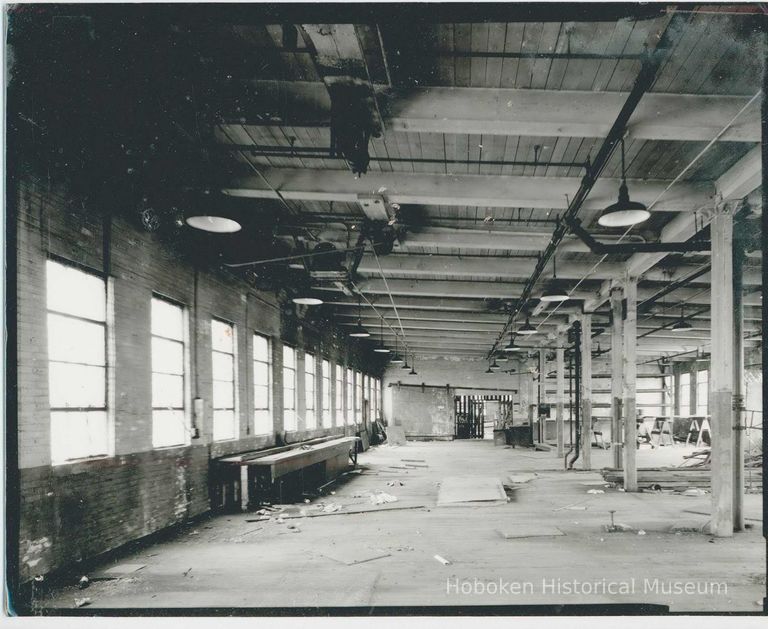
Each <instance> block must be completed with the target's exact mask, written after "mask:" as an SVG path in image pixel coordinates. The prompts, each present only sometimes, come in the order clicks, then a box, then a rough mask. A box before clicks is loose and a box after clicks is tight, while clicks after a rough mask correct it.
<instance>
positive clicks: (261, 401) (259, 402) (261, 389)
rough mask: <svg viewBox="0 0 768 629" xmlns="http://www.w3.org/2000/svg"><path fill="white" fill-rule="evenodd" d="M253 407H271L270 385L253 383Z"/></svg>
mask: <svg viewBox="0 0 768 629" xmlns="http://www.w3.org/2000/svg"><path fill="white" fill-rule="evenodd" d="M253 408H255V409H268V408H269V387H266V386H263V385H259V384H255V385H253Z"/></svg>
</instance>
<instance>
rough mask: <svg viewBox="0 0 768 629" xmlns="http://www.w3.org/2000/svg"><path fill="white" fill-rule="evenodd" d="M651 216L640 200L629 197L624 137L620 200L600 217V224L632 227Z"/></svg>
mask: <svg viewBox="0 0 768 629" xmlns="http://www.w3.org/2000/svg"><path fill="white" fill-rule="evenodd" d="M650 216H651V213H650V212H649V211H648V208H647V207H646V206H645V205H643V204H642V203H640V202H638V201H632V200H630V198H629V190H628V189H627V178H626V172H625V168H624V139H623V138H622V140H621V185H620V186H619V200H618V201H616V203H614V204H612V205H609V206H608V207H607V208H605V210H603V213H602V214H601V215H600V218H598V219H597V222H598V224H600V225H602V226H603V227H631V226H632V225H638V224H640V223H642V222H644V221H647V220H648V219H649V218H650Z"/></svg>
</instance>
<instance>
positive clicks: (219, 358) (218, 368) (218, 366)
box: [213, 352, 235, 382]
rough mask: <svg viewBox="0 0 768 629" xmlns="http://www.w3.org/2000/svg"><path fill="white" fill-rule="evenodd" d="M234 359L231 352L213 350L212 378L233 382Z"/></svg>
mask: <svg viewBox="0 0 768 629" xmlns="http://www.w3.org/2000/svg"><path fill="white" fill-rule="evenodd" d="M234 365H235V362H234V359H233V357H232V355H231V354H222V353H221V352H213V379H214V380H221V381H225V382H234V380H235V374H234Z"/></svg>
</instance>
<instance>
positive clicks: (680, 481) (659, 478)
mask: <svg viewBox="0 0 768 629" xmlns="http://www.w3.org/2000/svg"><path fill="white" fill-rule="evenodd" d="M601 474H602V475H603V478H604V479H605V480H606V482H608V483H616V484H620V485H623V484H624V470H621V469H615V468H603V469H602V470H601ZM711 474H712V471H711V469H710V467H709V466H697V467H649V468H643V469H638V470H637V486H638V487H641V488H648V487H651V488H661V489H686V488H688V487H701V488H706V489H708V488H709V486H710V484H711ZM748 474H749V472H748V471H745V474H744V476H745V478H747V477H748ZM751 476H752V477H753V478H752V479H751V480H752V485H753V486H755V485H756V484H757V485H762V478H757V477H756V476H755V474H754V471H753V473H752V475H751Z"/></svg>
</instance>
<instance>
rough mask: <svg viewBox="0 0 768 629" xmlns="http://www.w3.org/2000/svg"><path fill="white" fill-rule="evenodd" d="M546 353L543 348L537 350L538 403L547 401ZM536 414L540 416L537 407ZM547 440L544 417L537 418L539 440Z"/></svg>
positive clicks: (541, 441)
mask: <svg viewBox="0 0 768 629" xmlns="http://www.w3.org/2000/svg"><path fill="white" fill-rule="evenodd" d="M546 376H547V355H546V353H545V350H543V349H540V350H539V381H538V383H537V384H538V394H539V395H538V399H537V403H538V404H539V405H541V404H546V403H547V389H546V380H547V377H546ZM536 414H537V415H539V416H541V413H540V411H539V409H538V407H537V409H536ZM546 440H547V422H546V420H545V419H539V442H540V443H544V442H546Z"/></svg>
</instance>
